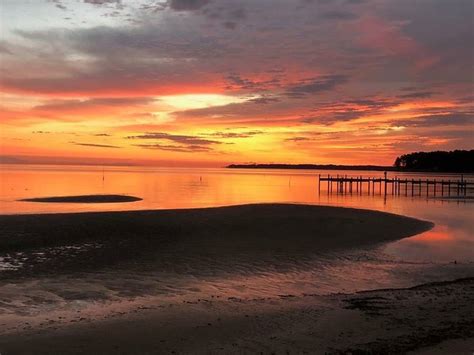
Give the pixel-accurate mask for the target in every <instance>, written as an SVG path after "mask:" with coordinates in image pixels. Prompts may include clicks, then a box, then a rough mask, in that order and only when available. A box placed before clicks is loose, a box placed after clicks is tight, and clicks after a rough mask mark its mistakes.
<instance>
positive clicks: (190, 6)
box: [168, 0, 210, 11]
mask: <svg viewBox="0 0 474 355" xmlns="http://www.w3.org/2000/svg"><path fill="white" fill-rule="evenodd" d="M209 3H210V0H170V1H169V3H168V4H169V7H170V8H171V9H173V10H175V11H193V10H198V9H200V8H202V7H204V6H206V5H207V4H209Z"/></svg>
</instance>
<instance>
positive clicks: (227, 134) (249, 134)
mask: <svg viewBox="0 0 474 355" xmlns="http://www.w3.org/2000/svg"><path fill="white" fill-rule="evenodd" d="M263 133H264V132H263V131H260V130H254V131H244V132H228V131H224V132H222V131H218V132H212V133H203V134H202V135H205V136H210V137H216V138H250V137H253V136H256V135H259V134H263Z"/></svg>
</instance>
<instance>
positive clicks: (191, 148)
mask: <svg viewBox="0 0 474 355" xmlns="http://www.w3.org/2000/svg"><path fill="white" fill-rule="evenodd" d="M134 146H135V147H140V148H145V149H157V150H166V151H172V152H179V153H194V152H209V151H211V150H212V149H211V148H210V147H206V146H202V145H186V146H182V145H172V144H160V143H154V144H135V145H134Z"/></svg>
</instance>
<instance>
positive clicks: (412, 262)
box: [0, 166, 474, 312]
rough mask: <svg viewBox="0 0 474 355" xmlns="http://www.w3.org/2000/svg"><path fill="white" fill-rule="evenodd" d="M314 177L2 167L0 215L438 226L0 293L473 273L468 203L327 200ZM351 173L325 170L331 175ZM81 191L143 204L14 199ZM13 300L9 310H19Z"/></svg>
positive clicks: (331, 283) (215, 289)
mask: <svg viewBox="0 0 474 355" xmlns="http://www.w3.org/2000/svg"><path fill="white" fill-rule="evenodd" d="M319 173H322V174H328V172H327V171H325V172H318V171H279V170H228V169H157V168H136V167H131V168H129V167H106V168H105V169H104V174H103V170H102V167H58V166H4V167H3V169H2V170H1V179H2V184H1V192H0V193H1V203H0V212H1V213H52V212H77V211H91V210H94V211H100V210H132V209H164V208H190V207H208V206H222V205H234V204H243V203H261V202H294V203H310V204H322V205H334V206H343V207H354V208H366V209H376V210H381V211H385V212H392V213H397V214H402V215H408V216H413V217H417V218H421V219H425V220H429V221H433V222H434V223H435V224H436V226H435V228H434V229H433V230H431V231H428V232H426V233H423V234H420V235H418V236H415V237H412V238H407V239H404V240H400V241H398V242H394V243H389V244H385V245H378V246H373V247H372V248H369V249H367V248H365V249H360V250H357V249H353V250H348V251H344V252H337V253H330V254H324V255H323V254H314V255H311V256H308V255H306V256H300V257H294V256H291V257H290V258H288V256H285V255H280V256H278V258H276V257H275V255H264V254H259V255H240V256H239V255H235V256H234V257H233V258H226V259H224V260H222V259H221V260H216V258H212V257H206V256H205V255H202V254H196V256H195V257H193V258H191V259H189V260H178V261H179V262H177V260H176V255H177V254H176V253H170V254H169V255H170V256H169V257H168V258H167V255H166V253H165V254H163V253H162V254H160V256H159V259H158V258H153V255H151V256H150V257H149V258H146V259H144V260H143V262H142V263H141V265H135V266H134V268H132V267H130V265H128V266H127V267H122V268H121V269H119V270H108V271H101V272H97V273H93V272H88V273H87V275H80V276H76V278H75V279H74V278H72V277H70V276H68V277H66V276H64V277H57V278H54V279H45V280H43V281H42V283H40V284H38V283H37V282H34V281H31V282H25V283H23V284H21V285H15V286H12V285H10V286H7V285H4V286H2V287H0V296H1V297H2V299H9V297H10V298H12V299H17V295H18V294H23V295H25V296H24V305H29V307H30V308H31V307H33V306H32V305H35V306H34V307H39V308H40V309H43V308H41V305H40V304H35V301H34V300H32V299H31V298H29V296H27V295H33V297H36V299H43V298H44V300H45V302H46V303H47V304H48V305H49V306H48V307H50V308H48V309H51V307H52V306H51V305H52V304H56V306H58V305H63V304H66V305H69V304H70V302H77V301H78V300H82V301H84V300H87V299H92V300H97V299H103V300H108V301H115V300H117V299H120V298H121V297H137V296H144V295H155V296H156V297H166V299H169V298H170V297H184V298H193V297H203V296H205V295H210V294H212V295H220V296H222V297H230V296H237V297H266V296H278V295H281V294H300V295H301V294H302V293H329V292H339V291H347V292H349V291H355V290H361V289H368V288H379V287H396V286H409V285H413V284H416V283H421V282H428V281H436V280H444V279H453V278H458V277H466V276H472V275H474V235H473V232H472V231H473V230H474V220H473V218H472V216H473V212H474V204H473V203H470V202H468V201H467V202H464V201H463V202H459V201H455V200H448V201H445V200H439V199H427V198H426V197H425V196H421V197H419V196H413V197H412V196H407V197H405V196H403V195H402V196H397V195H390V194H389V195H387V196H386V198H384V196H381V195H378V194H376V195H372V194H370V195H369V194H365V193H363V194H336V193H333V194H328V193H327V191H325V185H324V184H322V185H321V193H318V185H317V175H318V174H319ZM353 173H354V172H329V174H334V175H335V174H344V175H346V174H347V175H351V174H353ZM382 174H383V173H377V172H375V173H374V172H356V174H355V175H357V176H379V177H380V176H382ZM103 175H104V176H105V179H104V180H103V179H102V176H103ZM397 175H398V176H399V177H403V178H405V176H407V177H408V178H411V176H412V175H411V174H407V175H403V174H397ZM416 178H423V175H416ZM433 178H439V179H441V178H445V179H447V178H449V177H448V176H444V177H443V176H436V177H435V176H433ZM450 178H451V179H454V178H455V177H453V176H451V177H450ZM469 178H472V177H469ZM78 194H128V195H134V196H138V197H141V198H143V201H140V202H134V203H123V204H100V205H90V204H37V203H28V202H18V201H17V200H18V199H22V198H27V197H41V196H60V195H78ZM62 252H64V251H62ZM22 258H23V259H22ZM24 258H25V256H18V258H16V259H15V258H10V259H8V260H7V259H0V272H2V267H3V268H4V270H5V272H7V269H8V272H10V271H11V270H10V269H11V268H12V267H14V266H15V265H21V263H23V262H27V260H24ZM17 259H18V260H17ZM167 263H168V264H167ZM173 265H174V266H175V268H174V269H173V267H171V266H173ZM158 266H159V267H158ZM180 268H181V269H180ZM163 270H167V271H166V272H164V271H163ZM65 290H66V291H67V292H66V291H65ZM89 296H90V297H89ZM18 302H20V301H19V300H17V302H16V303H15V305H16V306H15V307H17V309H21V307H20V306H19V303H18ZM22 302H23V301H21V302H20V303H22ZM48 302H49V303H48ZM8 307H10V306H8V305H7V306H5V305H4V308H5V309H4V310H3V311H4V312H6V311H7V310H10V311H11V308H8ZM12 307H13V306H12ZM34 307H33V308H34ZM43 310H44V309H43Z"/></svg>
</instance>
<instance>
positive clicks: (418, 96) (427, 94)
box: [398, 91, 435, 99]
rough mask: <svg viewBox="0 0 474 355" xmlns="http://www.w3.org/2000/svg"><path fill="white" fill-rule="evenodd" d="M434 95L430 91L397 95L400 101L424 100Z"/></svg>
mask: <svg viewBox="0 0 474 355" xmlns="http://www.w3.org/2000/svg"><path fill="white" fill-rule="evenodd" d="M434 94H435V93H434V92H432V91H419V92H413V93H410V94H404V95H399V96H398V97H400V98H402V99H426V98H429V97H431V96H433V95H434Z"/></svg>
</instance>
